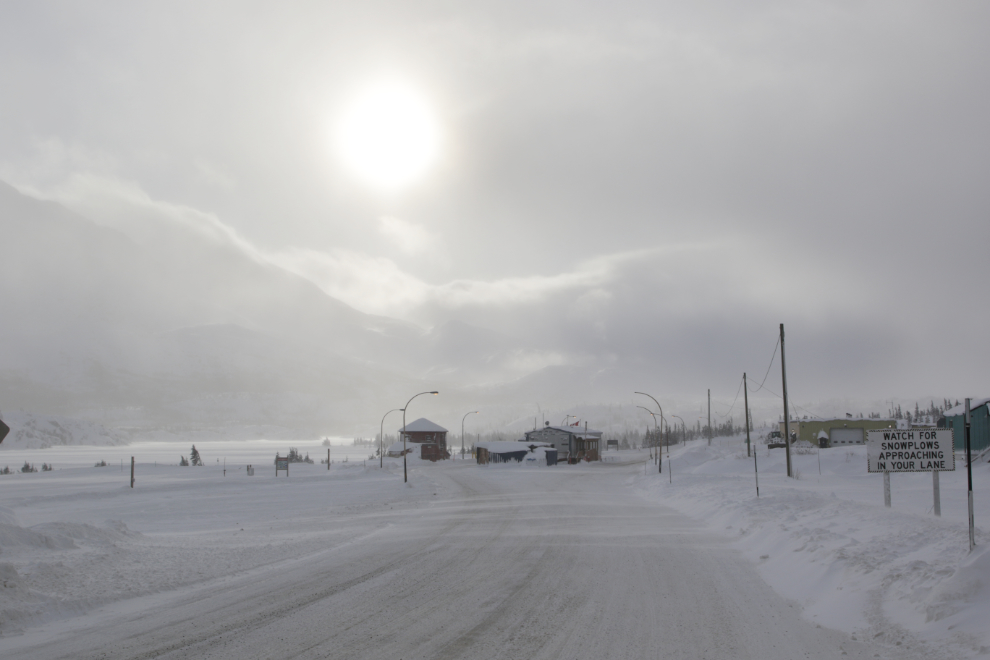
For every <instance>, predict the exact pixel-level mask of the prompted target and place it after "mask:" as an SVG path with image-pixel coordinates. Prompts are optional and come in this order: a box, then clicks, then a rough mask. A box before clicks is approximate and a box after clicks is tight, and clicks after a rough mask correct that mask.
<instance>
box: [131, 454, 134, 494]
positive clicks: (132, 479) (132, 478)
mask: <svg viewBox="0 0 990 660" xmlns="http://www.w3.org/2000/svg"><path fill="white" fill-rule="evenodd" d="M131 488H134V457H133V456H131Z"/></svg>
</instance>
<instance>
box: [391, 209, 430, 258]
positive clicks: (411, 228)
mask: <svg viewBox="0 0 990 660" xmlns="http://www.w3.org/2000/svg"><path fill="white" fill-rule="evenodd" d="M378 233H379V234H381V235H382V236H384V237H385V238H387V239H389V240H390V241H392V243H393V244H394V245H395V246H396V247H398V248H399V249H400V250H401V251H402V252H404V253H406V254H409V255H416V254H420V253H422V252H424V251H426V250H427V249H429V248H430V247H432V246H435V245H436V243H437V240H438V239H437V237H436V236H434V235H432V234H430V233H429V232H427V231H426V230H425V229H423V227H421V226H420V225H417V224H414V223H412V222H409V221H408V220H403V219H402V218H396V217H394V216H389V215H386V216H382V217H381V218H380V219H379V225H378Z"/></svg>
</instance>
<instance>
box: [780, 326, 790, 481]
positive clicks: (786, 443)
mask: <svg viewBox="0 0 990 660" xmlns="http://www.w3.org/2000/svg"><path fill="white" fill-rule="evenodd" d="M780 382H781V385H782V386H783V390H784V452H786V454H787V476H788V477H790V476H792V474H791V416H790V413H788V411H787V366H786V365H785V363H784V324H783V323H781V324H780Z"/></svg>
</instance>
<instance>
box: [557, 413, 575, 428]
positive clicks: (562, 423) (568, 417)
mask: <svg viewBox="0 0 990 660" xmlns="http://www.w3.org/2000/svg"><path fill="white" fill-rule="evenodd" d="M571 417H573V418H574V419H577V415H565V416H564V421H562V422H561V425H562V426H567V421H568V420H569V419H570V418H571Z"/></svg>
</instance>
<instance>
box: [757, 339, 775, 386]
mask: <svg viewBox="0 0 990 660" xmlns="http://www.w3.org/2000/svg"><path fill="white" fill-rule="evenodd" d="M778 348H780V335H778V336H777V343H776V344H774V345H773V355H771V356H770V364H768V365H767V372H766V373H765V374H763V380H762V381H761V382H760V386H759V387H757V388H756V389H755V390H753V392H754V393H756V392H759V391H760V390H762V389H763V383H765V382H767V376H769V375H770V367H772V366H773V361H774V358H776V357H777V349H778ZM777 396H780V395H779V394H778V395H777Z"/></svg>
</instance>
